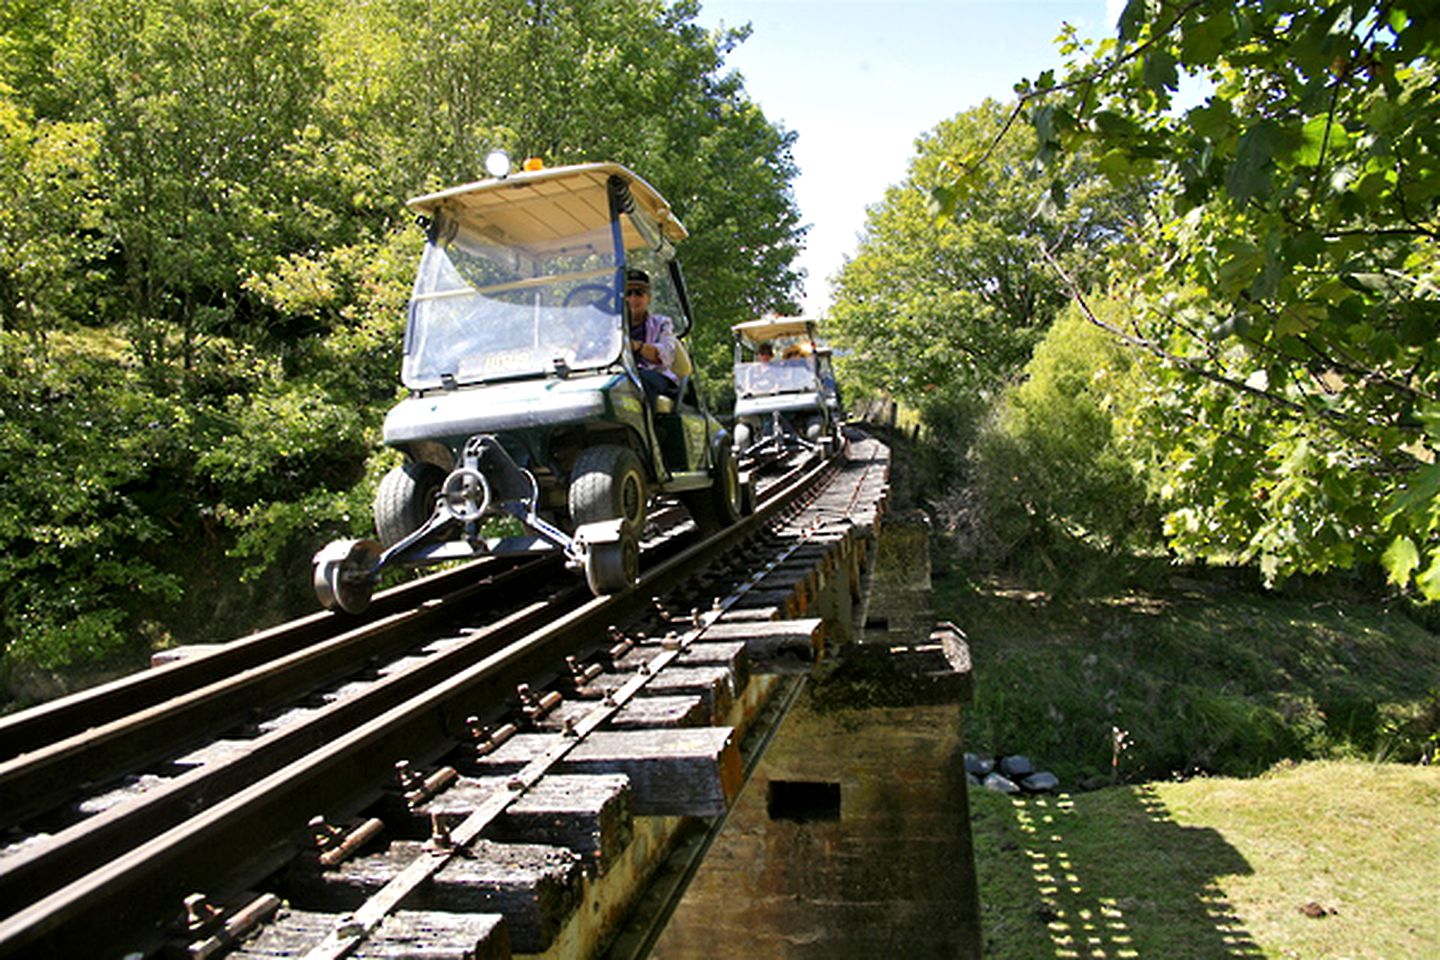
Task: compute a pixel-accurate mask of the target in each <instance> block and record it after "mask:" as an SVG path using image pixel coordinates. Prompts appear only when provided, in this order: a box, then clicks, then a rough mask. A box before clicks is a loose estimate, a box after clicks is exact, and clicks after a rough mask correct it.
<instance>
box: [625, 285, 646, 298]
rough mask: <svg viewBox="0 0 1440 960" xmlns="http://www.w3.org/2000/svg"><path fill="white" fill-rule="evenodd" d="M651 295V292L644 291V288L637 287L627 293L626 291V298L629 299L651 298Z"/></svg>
mask: <svg viewBox="0 0 1440 960" xmlns="http://www.w3.org/2000/svg"><path fill="white" fill-rule="evenodd" d="M649 295H650V291H649V290H646V289H644V288H642V287H636V288H635V289H634V290H626V291H625V296H627V297H646V296H649Z"/></svg>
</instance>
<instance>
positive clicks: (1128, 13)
mask: <svg viewBox="0 0 1440 960" xmlns="http://www.w3.org/2000/svg"><path fill="white" fill-rule="evenodd" d="M1145 7H1146V3H1145V0H1130V2H1129V3H1127V4H1125V9H1124V10H1122V11H1121V12H1120V20H1119V22H1118V23H1117V27H1118V28H1119V32H1120V39H1121V40H1125V41H1129V40H1134V39H1135V38H1136V37H1138V36H1139V35H1140V27H1141V26H1142V25H1143V24H1144V23H1145V15H1146V10H1145Z"/></svg>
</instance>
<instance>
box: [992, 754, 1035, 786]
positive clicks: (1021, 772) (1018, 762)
mask: <svg viewBox="0 0 1440 960" xmlns="http://www.w3.org/2000/svg"><path fill="white" fill-rule="evenodd" d="M1000 772H1001V773H1003V774H1005V776H1007V777H1010V778H1011V779H1013V780H1018V779H1020V778H1021V777H1028V776H1030V774H1032V773H1034V772H1035V764H1034V763H1033V762H1032V761H1031V760H1030V758H1029V757H1027V756H1025V755H1024V754H1020V753H1016V754H1012V755H1010V756H1008V757H1001V758H1000Z"/></svg>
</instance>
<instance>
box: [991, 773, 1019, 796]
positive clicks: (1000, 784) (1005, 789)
mask: <svg viewBox="0 0 1440 960" xmlns="http://www.w3.org/2000/svg"><path fill="white" fill-rule="evenodd" d="M982 786H984V787H985V789H986V790H994V791H995V792H996V793H1019V792H1020V788H1019V787H1017V786H1015V781H1013V780H1010V779H1009V778H1007V777H1004V776H1001V775H1000V774H998V773H992V774H990V776H988V777H986V778H985V781H984V783H983V784H982Z"/></svg>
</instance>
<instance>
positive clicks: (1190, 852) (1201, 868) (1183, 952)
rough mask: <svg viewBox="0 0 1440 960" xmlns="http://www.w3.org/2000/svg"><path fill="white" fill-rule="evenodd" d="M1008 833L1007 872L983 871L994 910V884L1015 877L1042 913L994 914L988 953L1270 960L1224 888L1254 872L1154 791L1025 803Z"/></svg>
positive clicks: (1018, 802)
mask: <svg viewBox="0 0 1440 960" xmlns="http://www.w3.org/2000/svg"><path fill="white" fill-rule="evenodd" d="M989 806H992V807H993V805H989ZM1005 832H1006V835H1007V836H1008V837H1009V839H1008V840H1005V841H1002V842H1001V844H1000V850H999V851H998V852H996V853H995V856H996V857H997V858H999V859H1001V860H1002V861H1003V862H1002V863H999V864H993V863H992V864H988V865H987V866H986V868H985V869H982V870H981V875H982V880H981V884H982V890H981V897H982V900H983V899H984V897H985V891H984V885H985V879H984V877H985V876H986V875H987V874H989V875H991V876H992V877H994V876H996V874H997V873H998V872H1005V873H1009V874H1010V876H1009V877H1006V878H1004V880H1005V881H1016V882H1018V883H1023V884H1025V885H1027V886H1028V887H1029V888H1030V889H1032V890H1033V893H1034V901H1033V902H1034V906H1033V908H1032V910H1031V911H1030V912H1029V913H1028V915H1026V916H1005V917H997V916H994V915H991V914H988V913H987V917H986V927H987V930H986V943H987V951H986V952H987V953H990V952H1002V951H999V950H993V951H992V950H991V949H989V948H991V947H995V946H996V938H997V937H1000V938H1005V939H1009V938H1014V937H1022V938H1027V939H1030V940H1033V941H1034V944H1033V945H1034V947H1035V949H1034V950H1033V952H1029V953H1026V954H1025V955H1027V956H1035V957H1042V956H1053V957H1057V958H1072V957H1073V958H1080V957H1105V958H1164V960H1176V958H1187V960H1189V958H1194V960H1208V958H1215V960H1233V958H1258V957H1263V956H1264V955H1265V954H1264V951H1262V950H1261V949H1260V947H1259V945H1258V944H1256V943H1255V941H1254V939H1253V938H1252V937H1251V935H1250V934H1249V933H1248V932H1247V931H1246V929H1245V927H1244V924H1243V923H1242V921H1241V919H1240V918H1239V917H1238V916H1237V915H1236V913H1235V911H1234V909H1233V908H1232V906H1231V904H1230V903H1229V902H1228V901H1227V899H1226V897H1225V894H1224V892H1223V890H1222V889H1221V886H1220V882H1219V881H1220V880H1221V878H1224V877H1227V876H1236V875H1245V874H1249V873H1251V872H1253V871H1252V869H1251V867H1250V864H1249V863H1248V862H1247V861H1246V860H1245V858H1244V857H1242V856H1241V855H1240V854H1239V852H1237V851H1236V850H1235V848H1234V847H1232V846H1230V844H1229V843H1227V842H1226V841H1225V840H1224V838H1222V837H1221V836H1220V834H1218V833H1217V832H1216V831H1214V830H1212V829H1209V828H1199V827H1187V826H1183V825H1181V824H1178V823H1176V822H1175V820H1174V819H1173V817H1172V816H1171V815H1170V812H1169V811H1168V810H1167V809H1166V807H1165V805H1164V803H1163V802H1162V801H1161V800H1160V798H1159V797H1158V796H1157V795H1156V793H1155V791H1154V789H1153V788H1152V787H1149V786H1143V785H1142V786H1136V787H1127V788H1112V789H1108V790H1102V791H1095V792H1092V793H1084V794H1077V795H1074V796H1071V795H1066V794H1061V795H1058V796H1053V797H1023V798H1022V797H1016V798H1013V799H1012V800H1011V801H1010V807H1009V818H1008V822H1007V824H1006V831H1005ZM1007 864H1008V865H1007ZM997 882H1001V881H998V880H997ZM997 921H998V922H997ZM1003 952H1006V953H1011V954H1013V953H1014V951H1008V950H1007V951H1003Z"/></svg>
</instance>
